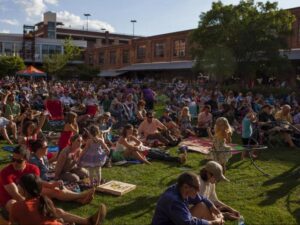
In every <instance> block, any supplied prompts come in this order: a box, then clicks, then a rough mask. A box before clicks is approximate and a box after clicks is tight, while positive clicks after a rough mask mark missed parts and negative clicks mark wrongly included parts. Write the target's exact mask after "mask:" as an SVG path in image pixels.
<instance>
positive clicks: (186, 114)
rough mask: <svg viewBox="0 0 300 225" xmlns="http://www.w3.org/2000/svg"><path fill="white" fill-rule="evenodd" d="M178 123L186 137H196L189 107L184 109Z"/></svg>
mask: <svg viewBox="0 0 300 225" xmlns="http://www.w3.org/2000/svg"><path fill="white" fill-rule="evenodd" d="M178 123H179V126H180V130H181V133H182V134H183V136H184V137H189V136H196V134H195V132H194V130H193V126H192V118H191V114H190V110H189V107H187V106H186V107H183V108H182V110H181V112H180V114H179V117H178Z"/></svg>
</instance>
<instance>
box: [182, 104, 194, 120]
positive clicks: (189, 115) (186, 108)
mask: <svg viewBox="0 0 300 225" xmlns="http://www.w3.org/2000/svg"><path fill="white" fill-rule="evenodd" d="M184 110H186V111H187V114H186V116H188V118H189V120H191V119H192V117H191V114H190V109H189V107H187V106H185V107H183V108H182V109H181V112H180V119H181V118H182V116H183V111H184Z"/></svg>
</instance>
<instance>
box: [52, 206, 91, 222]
mask: <svg viewBox="0 0 300 225" xmlns="http://www.w3.org/2000/svg"><path fill="white" fill-rule="evenodd" d="M56 214H57V216H58V217H59V218H62V219H63V220H64V222H68V223H75V224H82V225H85V224H86V225H88V224H90V223H89V220H88V218H83V217H81V216H77V215H74V214H71V213H68V212H66V211H64V210H63V209H60V208H57V209H56Z"/></svg>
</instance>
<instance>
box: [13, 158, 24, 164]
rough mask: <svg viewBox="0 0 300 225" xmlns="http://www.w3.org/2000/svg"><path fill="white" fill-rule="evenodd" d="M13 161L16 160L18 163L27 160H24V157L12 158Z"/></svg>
mask: <svg viewBox="0 0 300 225" xmlns="http://www.w3.org/2000/svg"><path fill="white" fill-rule="evenodd" d="M11 161H12V162H16V163H22V162H24V161H25V160H24V159H16V158H12V159H11Z"/></svg>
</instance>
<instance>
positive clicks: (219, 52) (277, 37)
mask: <svg viewBox="0 0 300 225" xmlns="http://www.w3.org/2000/svg"><path fill="white" fill-rule="evenodd" d="M294 20H295V17H294V16H293V15H292V14H291V13H290V12H289V11H288V10H281V9H279V8H278V4H277V2H273V3H271V2H266V3H262V2H257V3H255V2H254V0H242V1H240V3H239V4H238V5H224V4H223V3H222V2H220V1H219V2H213V3H212V8H211V10H209V11H207V12H204V13H202V14H201V15H200V21H199V24H198V28H197V29H196V30H195V31H194V32H193V33H192V35H191V42H192V46H193V47H192V54H193V56H194V57H195V59H196V69H198V70H202V71H204V72H207V73H209V74H211V75H213V76H214V77H215V79H216V80H219V81H220V80H223V78H226V77H228V76H229V74H230V73H231V72H232V74H231V75H235V76H247V77H253V76H255V73H256V71H257V70H259V68H268V70H267V71H266V73H271V72H272V73H282V72H284V71H282V70H283V67H282V66H281V65H280V64H281V63H282V62H284V63H287V60H286V57H285V56H284V55H282V54H281V53H280V51H279V50H280V49H287V48H288V45H287V37H288V36H289V35H290V34H291V32H292V24H293V22H294ZM224 51H225V52H224ZM212 52H214V53H212ZM226 56H227V57H226ZM220 59H222V60H220ZM212 65H215V68H217V72H216V71H214V70H212V69H211V68H212ZM230 66H232V68H231V69H230V68H229V67H230ZM221 71H224V73H222V72H221ZM272 75H274V74H272Z"/></svg>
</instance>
